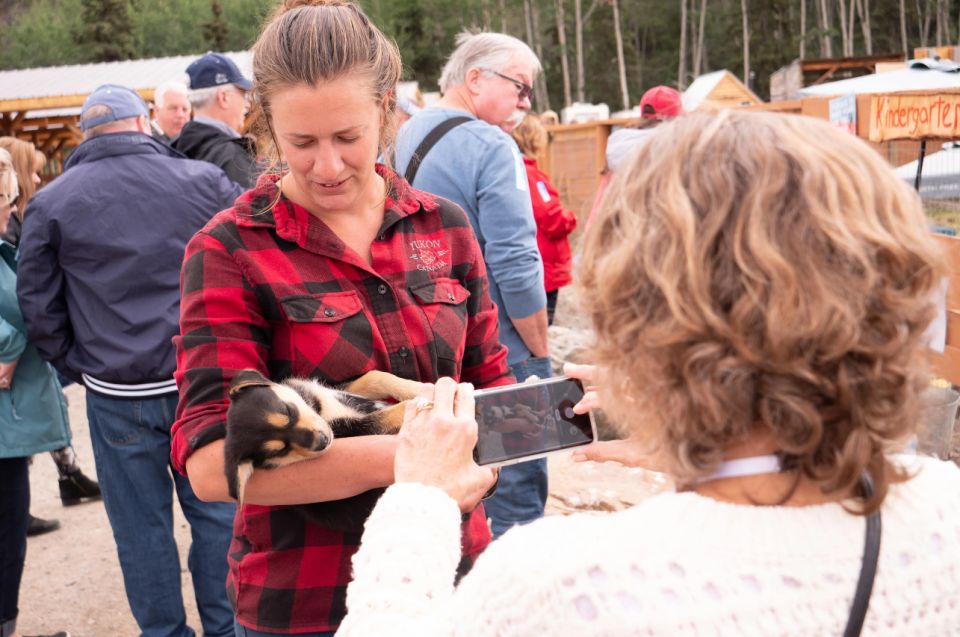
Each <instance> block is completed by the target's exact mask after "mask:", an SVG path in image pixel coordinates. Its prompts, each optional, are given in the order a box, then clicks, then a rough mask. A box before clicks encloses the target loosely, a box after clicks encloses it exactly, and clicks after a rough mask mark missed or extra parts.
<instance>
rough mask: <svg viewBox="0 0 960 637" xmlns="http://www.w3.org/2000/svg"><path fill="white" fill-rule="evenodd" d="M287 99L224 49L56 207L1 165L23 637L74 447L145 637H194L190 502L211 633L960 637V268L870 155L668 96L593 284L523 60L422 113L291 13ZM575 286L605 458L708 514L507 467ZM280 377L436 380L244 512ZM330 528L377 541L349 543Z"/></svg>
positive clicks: (8, 623) (94, 99)
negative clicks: (42, 472)
mask: <svg viewBox="0 0 960 637" xmlns="http://www.w3.org/2000/svg"><path fill="white" fill-rule="evenodd" d="M252 71H253V72H252V77H251V78H247V77H245V76H244V75H243V73H242V72H241V71H240V69H239V68H238V67H237V66H236V64H234V62H233V61H232V60H231V59H230V58H229V57H228V56H226V55H223V54H220V53H207V54H205V55H203V56H200V57H199V58H198V59H196V60H195V61H193V62H192V63H191V64H190V65H189V66H188V67H187V68H186V69H185V74H186V76H187V78H188V81H187V82H186V83H181V82H177V81H171V82H167V83H165V84H163V85H161V86H159V87H157V89H156V91H155V97H154V105H153V117H152V118H151V116H150V109H149V107H148V106H147V104H146V103H144V101H143V100H142V99H141V98H140V97H139V95H138V94H137V93H136V92H134V91H133V90H131V89H130V88H128V87H123V86H117V85H111V84H106V85H103V86H100V87H98V88H97V89H96V90H94V91H93V92H92V93H91V94H90V96H89V97H88V98H87V100H86V101H85V103H84V104H83V107H82V109H81V114H80V129H81V130H82V131H83V137H84V140H83V142H82V143H81V144H80V145H79V146H78V147H77V148H76V149H74V150H73V151H72V153H71V154H70V156H69V158H68V160H67V161H66V163H65V165H64V171H63V174H62V175H60V176H59V177H57V178H56V179H55V180H53V182H52V183H50V184H48V185H46V186H44V187H43V188H41V189H40V190H39V191H37V192H36V193H35V194H34V192H33V187H34V186H36V185H37V182H34V181H33V177H32V176H33V174H34V173H36V172H37V170H38V165H40V164H39V161H40V158H39V157H37V156H36V153H35V150H34V149H29V151H30V152H29V153H27V154H26V155H24V156H25V157H27V158H28V159H27V160H26V161H27V168H26V169H24V171H21V168H18V167H17V161H18V160H17V154H16V152H15V151H13V150H11V151H10V152H7V151H6V150H4V148H6V147H5V146H3V144H2V143H0V231H3V232H4V233H5V234H4V235H3V242H2V243H0V257H2V260H3V263H2V264H0V511H3V513H4V515H3V516H0V570H2V573H3V576H2V577H0V637H14V636H15V637H20V634H19V633H18V632H17V618H18V614H19V609H18V606H17V604H18V601H17V600H18V589H19V581H20V575H21V573H22V572H23V568H24V564H25V554H26V537H27V529H28V525H29V517H30V516H29V478H28V474H27V468H28V464H29V457H30V456H32V455H34V454H38V453H42V452H45V451H50V452H53V453H54V454H55V455H54V457H55V458H58V468H61V471H60V479H61V497H62V498H63V501H64V504H67V503H74V502H75V501H80V500H84V499H94V498H97V497H100V496H101V495H102V499H103V505H104V507H105V509H106V512H107V517H108V520H109V523H110V526H111V528H112V531H113V535H114V538H115V541H116V546H117V555H118V558H119V562H120V566H121V572H122V575H123V579H124V587H125V590H126V595H127V600H128V603H129V606H130V610H131V612H132V614H133V617H134V619H135V620H136V623H137V625H138V626H139V629H140V631H141V634H142V635H144V636H145V637H160V636H163V637H190V636H192V635H194V634H196V633H195V629H194V628H193V627H190V626H188V625H187V620H186V614H185V612H184V605H183V599H182V595H181V576H180V565H179V559H178V552H177V547H176V543H175V539H174V537H173V529H172V514H171V512H172V506H173V500H172V497H173V495H172V494H174V493H175V494H176V496H177V498H178V500H179V503H180V506H181V507H182V509H183V511H184V513H185V516H186V518H187V521H188V523H189V524H190V527H191V538H192V545H191V548H190V553H189V559H188V564H187V566H188V568H189V571H190V573H191V576H192V579H193V585H194V590H195V592H196V596H197V607H198V610H199V615H200V621H201V623H202V627H201V628H202V632H203V634H204V635H209V636H211V637H215V636H226V635H236V636H237V637H268V636H270V635H305V636H307V637H320V636H328V635H333V634H335V633H336V634H340V635H360V636H367V635H371V636H372V635H384V634H403V635H408V634H409V635H413V634H418V635H454V634H457V635H499V634H504V635H507V634H515V635H533V634H545V635H553V634H585V635H600V634H629V635H701V634H758V635H759V634H764V635H766V634H791V635H824V634H841V633H843V634H845V635H855V634H860V633H861V631H862V632H863V633H864V634H869V635H885V634H910V635H947V634H950V632H951V631H952V630H954V628H955V626H957V625H958V623H960V605H957V604H955V603H953V602H952V601H951V600H952V599H953V598H954V595H953V591H954V590H955V589H956V587H957V586H958V585H960V469H958V468H957V467H956V465H954V464H951V463H947V462H941V461H938V460H935V459H929V458H918V457H908V456H902V455H897V454H896V453H895V450H896V449H897V448H898V446H899V445H901V444H902V443H903V442H904V440H905V439H906V438H907V437H909V436H910V435H911V433H912V432H913V431H915V429H916V427H917V423H918V420H919V401H918V396H919V392H920V391H921V389H922V387H923V385H924V382H925V375H924V374H925V372H924V367H923V349H924V340H923V334H924V330H925V328H926V326H927V324H928V323H929V322H930V320H931V318H932V315H933V303H932V299H933V293H934V290H936V289H938V287H939V285H940V280H941V277H942V275H943V272H944V263H943V260H942V257H941V256H940V253H939V252H938V250H937V247H936V245H935V244H934V243H933V241H932V240H931V239H930V237H929V236H928V233H927V231H926V227H925V224H924V220H923V212H922V210H921V207H920V205H919V200H918V199H917V197H916V196H915V194H914V193H912V192H911V191H909V189H907V188H906V187H905V186H904V185H902V184H901V183H900V182H899V181H897V180H896V179H894V178H892V176H891V172H890V169H889V167H887V166H886V165H885V164H884V162H883V161H882V159H881V158H880V157H879V156H878V155H877V154H876V153H875V152H874V151H873V150H871V149H870V148H869V147H868V146H866V145H865V144H863V143H861V142H859V141H858V140H856V139H855V138H853V137H852V136H850V135H848V134H846V133H843V132H841V131H839V130H838V129H835V128H832V127H830V126H829V125H827V124H825V123H822V122H818V121H816V120H813V119H811V118H802V117H796V116H782V115H772V114H758V113H747V112H737V111H727V112H723V113H719V114H696V115H686V116H681V115H683V114H682V106H681V102H680V99H679V94H678V93H676V91H674V90H673V89H669V88H668V87H656V88H655V89H651V91H648V92H647V93H646V94H645V95H644V97H643V98H642V100H641V104H640V110H641V120H640V123H639V124H637V125H636V126H634V127H631V128H628V129H625V130H624V131H622V133H621V134H620V135H619V136H617V137H616V138H614V137H611V140H610V141H611V150H615V149H616V150H617V153H619V154H617V155H616V160H615V161H612V160H608V169H609V170H608V174H607V175H606V176H605V178H604V180H603V187H604V189H605V192H604V193H603V195H602V197H598V199H597V203H596V204H595V206H594V210H593V211H591V215H590V224H589V228H588V230H587V232H586V234H585V237H584V240H583V242H582V244H583V249H582V251H581V254H580V257H579V266H578V268H577V269H576V271H574V269H573V258H572V253H571V246H570V241H569V236H570V234H571V233H572V232H573V231H574V229H575V227H576V224H577V219H576V215H575V214H574V213H573V212H572V211H571V210H569V209H567V208H566V207H565V206H564V205H563V203H562V202H561V200H560V196H559V193H558V190H557V188H555V187H554V185H553V184H552V183H551V180H550V178H549V176H548V175H547V174H546V173H545V172H544V171H543V170H541V169H540V167H539V166H538V164H537V157H538V156H540V155H541V153H542V151H543V148H544V146H545V144H546V143H547V132H546V129H545V128H544V125H545V124H544V122H547V123H548V124H553V122H552V121H551V120H549V114H545V117H544V118H543V120H541V119H540V118H539V117H538V116H536V115H534V114H532V113H530V111H531V109H532V98H533V88H532V87H533V84H534V82H535V80H536V77H537V75H538V73H539V72H540V71H541V68H540V61H539V60H538V58H537V56H536V55H535V54H534V52H533V51H532V50H531V49H530V47H529V46H527V45H526V44H525V43H524V42H522V41H521V40H518V39H516V38H514V37H512V36H509V35H505V34H500V33H487V32H481V33H464V34H462V35H461V36H460V37H459V38H458V40H457V45H456V48H455V50H454V51H453V52H452V53H451V54H450V56H449V58H448V60H447V62H446V65H445V66H444V68H443V72H442V75H441V78H440V81H439V84H440V89H441V95H442V96H441V99H440V101H439V102H438V103H436V104H433V105H431V106H428V107H422V106H419V105H415V104H411V103H410V101H409V100H406V99H401V98H399V97H398V96H397V93H396V87H397V83H398V81H399V80H400V76H401V73H402V61H401V57H400V54H399V51H398V49H397V47H396V44H395V43H394V42H392V41H391V40H390V39H389V38H387V37H385V36H384V34H383V33H382V32H381V31H380V29H379V28H378V27H377V26H376V25H375V24H373V23H372V22H371V21H370V19H369V18H368V17H367V15H366V14H365V13H364V12H363V10H362V9H361V8H360V7H359V6H358V5H357V4H355V3H353V2H349V1H345V0H285V1H284V2H283V3H282V4H281V6H279V7H278V8H277V9H276V11H275V12H274V14H273V15H272V16H271V17H270V18H269V19H268V20H267V21H266V23H265V26H264V27H263V30H262V31H261V33H260V36H259V38H258V39H257V41H256V43H255V44H254V46H253V68H252ZM247 120H249V127H248V128H249V132H247V131H246V130H245V128H247V127H245V123H246V122H247ZM401 122H402V126H400V124H401ZM23 143H25V142H23ZM621 150H622V151H623V152H622V153H621V152H620V151H621ZM611 157H612V156H611ZM23 161H24V160H21V162H23ZM21 167H22V166H21ZM24 179H26V182H27V183H24ZM31 195H32V198H31ZM27 199H29V204H30V207H29V215H25V214H23V213H24V212H26V203H27ZM21 226H22V227H21ZM570 284H574V285H576V286H577V289H578V297H579V298H580V303H581V307H582V308H583V311H584V312H585V313H586V314H587V315H588V316H589V318H590V320H591V323H592V326H593V330H594V339H595V340H594V343H593V346H592V348H591V349H590V351H589V354H588V355H589V364H585V365H572V364H568V365H566V366H565V368H564V373H565V374H566V375H568V376H571V377H574V378H578V379H580V380H581V381H582V382H583V383H584V385H585V386H586V387H587V393H586V395H585V397H584V399H583V400H582V401H581V402H580V403H579V404H578V405H577V406H576V407H575V410H576V411H577V412H578V413H586V412H588V411H591V410H595V409H602V410H603V411H605V412H606V413H607V414H608V415H609V416H610V417H611V418H612V420H613V421H614V422H616V423H617V424H618V426H619V427H620V428H621V430H622V433H623V438H622V439H621V440H617V441H606V442H596V443H594V444H592V445H590V446H589V447H587V448H585V449H583V450H581V451H580V452H579V457H580V458H582V459H587V460H590V459H594V460H616V461H618V462H620V463H622V464H625V465H628V466H635V467H644V468H654V469H656V470H659V471H664V472H666V473H668V474H670V475H671V476H672V478H673V480H674V482H675V484H676V485H677V489H676V491H675V492H671V493H666V494H663V495H661V496H657V497H654V498H652V499H650V500H647V501H645V502H643V503H641V504H639V505H637V506H634V507H632V508H630V509H628V510H626V511H623V512H621V513H617V514H611V515H603V516H593V515H585V514H584V515H572V516H567V517H562V518H561V517H550V518H546V519H541V518H542V517H543V515H544V508H545V502H546V498H547V491H548V485H547V471H546V461H545V460H543V459H540V460H534V461H530V462H525V463H521V464H517V465H511V466H507V467H503V468H501V469H500V470H499V471H495V470H492V469H490V468H489V467H480V466H478V465H477V464H476V463H475V462H474V460H473V456H472V450H473V448H474V445H475V444H476V440H477V424H476V420H475V418H474V414H475V412H474V409H475V404H474V394H473V392H474V390H475V389H481V388H489V387H498V386H503V385H508V384H512V383H514V382H517V381H522V380H524V379H526V378H529V377H534V376H536V377H541V378H542V377H549V376H551V375H552V369H551V367H550V359H549V353H550V352H549V344H548V339H547V326H548V325H549V323H550V322H551V321H552V319H553V316H554V312H555V308H556V303H557V296H558V291H559V289H560V288H562V287H564V286H567V285H570ZM250 369H252V370H256V371H257V372H259V373H260V374H262V375H263V376H265V377H267V378H270V379H273V380H277V381H279V380H283V379H286V378H289V377H303V378H315V379H318V380H320V381H323V382H325V383H328V384H333V385H336V384H340V383H345V382H347V381H350V380H352V379H354V378H357V377H358V376H360V375H362V374H364V373H365V372H368V371H371V370H383V371H388V372H390V373H393V374H395V375H397V376H400V377H403V378H408V379H412V380H417V381H420V382H423V383H424V389H423V390H422V392H421V395H420V396H419V400H418V401H410V406H409V407H408V408H407V411H406V413H405V416H404V426H403V428H402V429H401V432H400V434H399V435H396V436H389V435H376V436H361V437H352V438H342V439H337V440H335V441H334V442H333V443H332V444H331V445H330V447H329V449H327V450H326V451H325V452H324V453H323V454H322V455H321V456H318V457H314V458H311V459H307V460H303V461H300V462H294V463H290V464H286V465H284V466H281V467H278V468H275V469H269V470H268V469H256V470H254V471H253V472H252V475H251V476H250V478H249V480H248V482H247V483H246V488H245V492H244V499H243V504H242V506H237V505H236V503H235V502H234V501H233V500H232V499H231V497H230V495H229V490H228V486H227V479H226V476H225V471H224V455H223V454H224V442H223V439H224V436H225V434H226V426H227V425H226V422H227V411H228V408H229V406H230V396H229V388H230V385H231V382H232V380H233V379H234V377H236V376H237V375H238V374H239V373H240V372H241V371H243V370H250ZM66 382H77V383H82V384H83V386H84V387H85V390H86V407H87V417H88V421H89V428H90V435H91V441H92V446H93V450H94V460H95V463H96V469H97V477H98V479H99V485H98V484H97V483H95V482H93V481H92V480H90V479H89V478H87V477H86V476H84V475H83V473H82V472H81V471H80V470H79V468H78V467H77V465H76V461H75V456H74V455H73V454H72V453H71V452H69V451H67V450H69V449H70V447H69V443H70V429H69V424H68V422H67V414H66V406H65V401H64V397H63V393H62V389H61V386H62V384H63V383H66ZM290 422H292V417H290V418H288V422H285V423H280V424H278V423H273V424H275V425H277V426H285V425H287V424H290ZM81 478H82V479H81ZM65 484H66V485H67V486H64V485H65ZM71 489H75V490H73V491H71ZM491 493H492V495H491ZM333 501H337V502H338V506H340V507H346V508H349V509H350V510H351V511H353V512H355V513H356V516H354V517H356V518H357V519H358V520H364V519H365V520H366V523H365V524H361V523H360V522H357V523H356V524H355V525H353V526H332V525H325V524H323V523H320V522H318V521H317V520H318V516H317V515H314V514H315V513H317V512H319V511H322V510H323V509H324V507H327V506H330V505H328V504H327V503H330V502H333ZM8 513H9V515H8ZM881 520H882V526H881ZM515 527H522V528H515ZM881 533H882V544H881V543H880V535H881ZM25 612H26V613H29V609H25ZM66 634H67V633H65V632H61V633H59V635H60V636H64V635H66Z"/></svg>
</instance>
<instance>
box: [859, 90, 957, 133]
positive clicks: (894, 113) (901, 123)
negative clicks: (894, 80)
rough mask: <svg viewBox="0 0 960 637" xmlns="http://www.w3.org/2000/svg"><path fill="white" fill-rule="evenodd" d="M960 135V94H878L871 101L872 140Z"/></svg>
mask: <svg viewBox="0 0 960 637" xmlns="http://www.w3.org/2000/svg"><path fill="white" fill-rule="evenodd" d="M923 137H925V138H942V139H957V138H960V93H947V94H943V93H940V94H931V95H875V96H873V97H872V98H871V100H870V141H872V142H882V141H886V140H888V139H918V138H923Z"/></svg>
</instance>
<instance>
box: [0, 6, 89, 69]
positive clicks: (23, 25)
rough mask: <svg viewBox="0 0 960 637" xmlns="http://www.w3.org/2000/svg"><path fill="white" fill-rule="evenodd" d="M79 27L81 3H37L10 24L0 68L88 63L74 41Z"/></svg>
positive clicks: (0, 54)
mask: <svg viewBox="0 0 960 637" xmlns="http://www.w3.org/2000/svg"><path fill="white" fill-rule="evenodd" d="M79 28H80V0H37V1H35V2H33V3H32V4H31V5H30V6H29V7H26V8H23V9H22V10H21V11H20V12H19V13H17V14H16V15H15V16H14V17H13V19H12V20H11V21H10V23H9V24H7V25H6V26H5V27H4V29H3V31H4V33H3V43H2V45H0V68H3V69H22V68H28V67H37V66H53V65H57V64H76V63H78V62H84V61H86V59H87V58H86V55H85V54H84V52H83V51H82V50H81V48H80V45H79V44H77V43H76V41H75V40H74V37H73V36H74V33H76V32H77V29H79Z"/></svg>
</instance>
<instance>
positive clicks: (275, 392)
mask: <svg viewBox="0 0 960 637" xmlns="http://www.w3.org/2000/svg"><path fill="white" fill-rule="evenodd" d="M227 423H228V436H227V437H228V442H230V443H232V445H231V446H232V449H231V451H232V452H233V453H234V454H235V456H234V457H235V459H236V460H252V461H253V462H254V464H255V465H257V466H268V467H277V466H281V465H284V464H287V463H289V462H296V461H297V460H302V459H303V458H304V457H308V456H314V455H317V454H319V453H320V452H322V451H324V450H325V449H326V448H327V447H328V446H330V443H331V442H332V441H333V431H332V430H331V429H330V425H329V423H328V422H327V420H326V419H325V418H324V417H323V416H321V415H320V414H318V413H317V412H316V411H315V410H314V408H313V407H312V406H311V405H308V404H307V403H306V402H305V401H304V399H303V397H302V396H301V395H300V394H298V393H297V392H296V391H294V390H293V389H291V388H290V387H288V386H286V385H281V384H277V383H273V382H271V381H269V380H268V379H266V378H264V377H263V376H262V375H260V374H259V373H258V372H254V371H251V370H245V371H243V372H241V373H240V374H238V375H237V376H236V378H235V379H234V381H233V383H232V385H231V388H230V407H229V409H228V410H227Z"/></svg>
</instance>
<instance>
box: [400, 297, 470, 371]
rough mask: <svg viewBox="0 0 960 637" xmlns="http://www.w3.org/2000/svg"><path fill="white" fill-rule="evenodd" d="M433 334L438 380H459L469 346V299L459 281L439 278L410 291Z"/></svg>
mask: <svg viewBox="0 0 960 637" xmlns="http://www.w3.org/2000/svg"><path fill="white" fill-rule="evenodd" d="M409 290H410V293H411V294H412V295H413V298H414V299H416V302H417V305H418V306H419V307H420V309H421V311H423V313H424V315H425V316H426V319H427V323H428V324H429V325H430V329H431V330H432V331H433V339H432V343H433V348H434V351H435V353H436V358H437V374H438V376H451V377H453V378H460V371H461V366H462V360H463V352H464V349H465V347H466V343H467V298H468V297H469V296H470V291H469V290H467V289H466V288H465V287H463V285H461V283H460V282H459V281H458V280H456V279H450V278H438V279H434V280H432V281H429V282H427V283H422V284H420V285H416V286H411V287H410V288H409Z"/></svg>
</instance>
